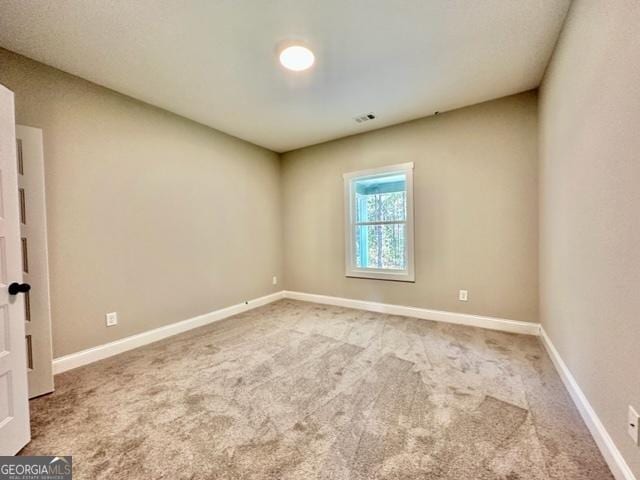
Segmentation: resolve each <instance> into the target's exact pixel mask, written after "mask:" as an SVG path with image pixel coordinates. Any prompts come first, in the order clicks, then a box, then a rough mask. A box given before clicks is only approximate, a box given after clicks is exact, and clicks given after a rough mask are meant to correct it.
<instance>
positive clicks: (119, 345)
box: [53, 292, 284, 374]
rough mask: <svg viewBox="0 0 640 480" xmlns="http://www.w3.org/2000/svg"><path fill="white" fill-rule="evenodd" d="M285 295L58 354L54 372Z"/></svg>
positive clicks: (149, 341) (179, 331) (273, 296)
mask: <svg viewBox="0 0 640 480" xmlns="http://www.w3.org/2000/svg"><path fill="white" fill-rule="evenodd" d="M281 298H284V292H276V293H272V294H270V295H266V296H264V297H260V298H256V299H254V300H248V301H247V302H243V303H238V304H237V305H232V306H230V307H226V308H222V309H220V310H215V311H213V312H210V313H205V314H204V315H199V316H197V317H193V318H189V319H187V320H183V321H181V322H177V323H172V324H170V325H165V326H164V327H159V328H154V329H153V330H149V331H146V332H142V333H138V334H136V335H131V336H130V337H125V338H121V339H120V340H116V341H114V342H109V343H105V344H104V345H99V346H97V347H93V348H88V349H86V350H82V351H80V352H75V353H70V354H69V355H64V356H62V357H58V358H54V359H53V373H54V374H58V373H62V372H66V371H67V370H71V369H72V368H77V367H81V366H83V365H87V364H89V363H93V362H97V361H98V360H102V359H105V358H108V357H112V356H113V355H117V354H119V353H122V352H126V351H128V350H132V349H134V348H138V347H141V346H143V345H148V344H149V343H153V342H157V341H158V340H162V339H164V338H167V337H171V336H173V335H177V334H178V333H182V332H186V331H188V330H192V329H194V328H198V327H202V326H204V325H208V324H210V323H213V322H217V321H219V320H223V319H225V318H227V317H231V316H233V315H237V314H239V313H242V312H246V311H247V310H251V309H254V308H257V307H261V306H262V305H266V304H268V303H271V302H275V301H276V300H280V299H281Z"/></svg>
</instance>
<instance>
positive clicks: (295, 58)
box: [280, 45, 316, 72]
mask: <svg viewBox="0 0 640 480" xmlns="http://www.w3.org/2000/svg"><path fill="white" fill-rule="evenodd" d="M315 60H316V57H315V56H314V55H313V52H312V51H311V50H309V49H308V48H306V47H303V46H300V45H293V46H292V47H287V48H285V49H284V50H282V51H281V52H280V63H281V64H282V66H283V67H284V68H287V69H289V70H293V71H294V72H300V71H302V70H306V69H307V68H309V67H311V65H313V62H315Z"/></svg>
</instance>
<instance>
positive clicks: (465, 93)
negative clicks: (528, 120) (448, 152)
mask: <svg viewBox="0 0 640 480" xmlns="http://www.w3.org/2000/svg"><path fill="white" fill-rule="evenodd" d="M569 3H570V0H269V1H267V0H253V1H249V0H188V1H185V0H111V1H105V0H34V1H25V0H2V2H0V45H1V46H3V47H5V48H7V49H9V50H13V51H15V52H18V53H21V54H24V55H26V56H28V57H31V58H34V59H36V60H39V61H41V62H43V63H46V64H48V65H52V66H54V67H57V68H59V69H61V70H64V71H66V72H69V73H73V74H75V75H78V76H80V77H82V78H85V79H88V80H91V81H93V82H95V83H98V84H100V85H104V86H106V87H109V88H112V89H113V90H116V91H118V92H121V93H124V94H127V95H130V96H132V97H134V98H137V99H140V100H143V101H145V102H148V103H150V104H153V105H156V106H159V107H162V108H164V109H166V110H169V111H171V112H175V113H177V114H180V115H183V116H185V117H188V118H191V119H193V120H196V121H198V122H201V123H203V124H206V125H209V126H211V127H213V128H216V129H218V130H222V131H223V132H226V133H229V134H231V135H235V136H237V137H240V138H243V139H245V140H248V141H250V142H253V143H256V144H258V145H262V146H264V147H267V148H269V149H271V150H274V151H276V152H284V151H288V150H292V149H295V148H299V147H303V146H306V145H311V144H314V143H319V142H323V141H326V140H330V139H334V138H338V137H342V136H345V135H351V134H354V133H359V132H363V131H366V130H372V129H376V128H380V127H383V126H387V125H392V124H395V123H399V122H403V121H406V120H410V119H414V118H418V117H422V116H426V115H431V114H433V112H434V111H445V110H450V109H453V108H458V107H461V106H465V105H470V104H474V103H478V102H482V101H486V100H490V99H493V98H497V97H502V96H505V95H510V94H513V93H517V92H521V91H525V90H529V89H531V88H535V87H536V86H538V85H539V83H540V80H541V77H542V74H543V72H544V69H545V67H546V65H547V62H548V60H549V57H550V55H551V52H552V50H553V47H554V44H555V42H556V39H557V37H558V34H559V31H560V29H561V25H562V22H563V19H564V16H565V14H566V11H567V9H568V6H569ZM289 40H299V41H302V42H304V43H305V44H306V45H307V46H308V47H310V48H311V49H312V50H313V51H314V53H315V55H316V65H315V66H314V67H313V68H312V69H311V70H308V71H306V72H297V73H296V72H289V71H287V70H284V69H283V68H282V67H281V66H280V65H279V64H278V61H277V53H278V46H279V45H281V44H282V42H287V41H289ZM0 68H1V66H0ZM368 112H374V113H375V114H376V115H377V117H378V118H377V119H375V120H373V121H370V122H366V123H362V124H358V123H356V122H355V121H354V120H353V117H355V116H357V115H360V114H363V113H368Z"/></svg>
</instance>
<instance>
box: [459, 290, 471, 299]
mask: <svg viewBox="0 0 640 480" xmlns="http://www.w3.org/2000/svg"><path fill="white" fill-rule="evenodd" d="M468 299H469V292H467V291H466V290H460V292H459V293H458V300H460V301H461V302H466V301H467V300H468Z"/></svg>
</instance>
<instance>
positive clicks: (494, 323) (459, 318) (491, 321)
mask: <svg viewBox="0 0 640 480" xmlns="http://www.w3.org/2000/svg"><path fill="white" fill-rule="evenodd" d="M283 293H284V297H285V298H291V299H294V300H302V301H305V302H314V303H323V304H326V305H336V306H339V307H347V308H356V309H359V310H367V311H370V312H380V313H388V314H391V315H402V316H405V317H414V318H422V319H424V320H434V321H436V322H446V323H456V324H459V325H469V326H472V327H480V328H488V329H490V330H500V331H503V332H511V333H523V334H526V335H539V333H540V324H538V323H531V322H521V321H517V320H507V319H504V318H494V317H483V316H480V315H472V314H469V313H454V312H445V311H441V310H429V309H426V308H417V307H405V306H402V305H391V304H388V303H376V302H367V301H364V300H353V299H350V298H341V297H330V296H327V295H316V294H314V293H302V292H291V291H284V292H283Z"/></svg>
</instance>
